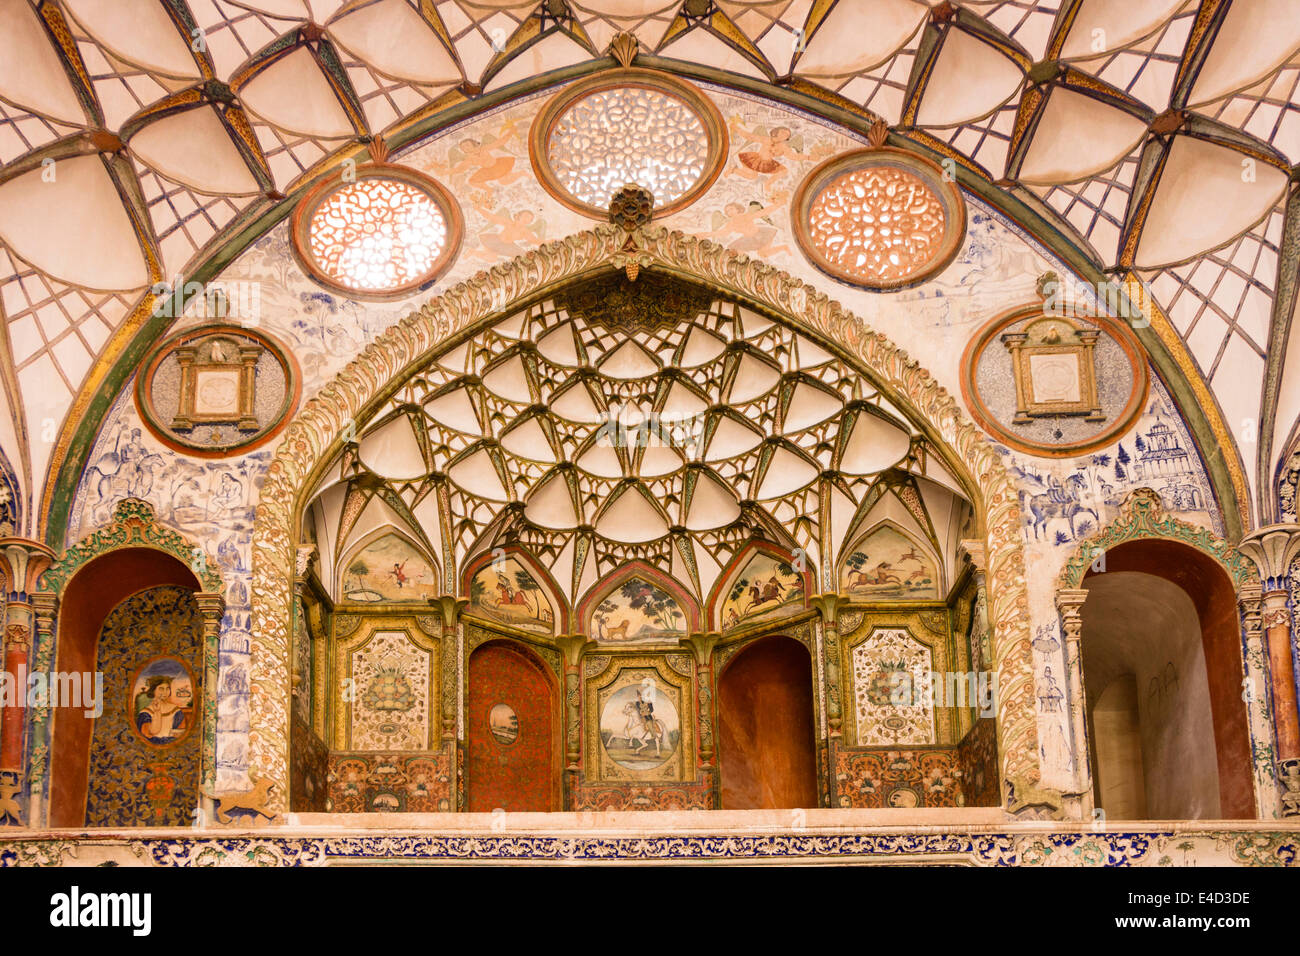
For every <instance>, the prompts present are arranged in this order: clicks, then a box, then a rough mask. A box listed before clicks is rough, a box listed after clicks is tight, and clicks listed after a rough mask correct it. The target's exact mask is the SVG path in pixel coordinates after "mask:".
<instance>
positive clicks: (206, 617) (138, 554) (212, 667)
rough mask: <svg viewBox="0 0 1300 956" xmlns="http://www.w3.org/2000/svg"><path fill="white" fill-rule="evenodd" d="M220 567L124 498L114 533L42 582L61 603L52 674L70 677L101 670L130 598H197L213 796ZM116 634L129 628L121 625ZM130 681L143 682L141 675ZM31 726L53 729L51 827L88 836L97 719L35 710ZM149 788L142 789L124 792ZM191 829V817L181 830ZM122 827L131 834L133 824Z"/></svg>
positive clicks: (205, 771) (207, 775)
mask: <svg viewBox="0 0 1300 956" xmlns="http://www.w3.org/2000/svg"><path fill="white" fill-rule="evenodd" d="M214 567H215V562H212V561H211V560H210V559H208V558H207V557H206V555H205V554H204V552H203V550H202V549H201V548H198V547H197V546H195V545H193V544H192V543H191V542H189V541H188V540H187V539H186V538H184V537H183V536H182V535H180V534H178V533H176V532H174V531H172V530H171V529H169V528H166V527H164V526H162V525H160V524H158V523H157V521H156V520H155V518H154V512H153V509H152V507H151V506H150V505H148V504H147V503H146V502H144V501H140V500H138V499H134V498H127V499H124V500H123V501H121V502H119V503H118V505H117V508H116V510H115V512H114V516H113V521H112V522H111V523H110V524H108V525H105V526H104V527H101V528H100V529H99V530H97V531H96V532H95V533H94V534H92V535H90V536H89V537H88V538H86V539H84V540H83V541H81V542H79V543H78V544H76V545H74V546H72V547H71V548H69V549H68V550H67V551H66V552H65V553H64V555H63V556H62V557H61V559H60V560H59V561H57V562H56V563H55V564H54V565H53V566H51V568H50V569H49V570H48V571H47V572H46V573H45V576H44V577H43V579H42V587H43V588H44V589H45V590H46V591H47V592H52V593H54V594H55V595H56V596H57V602H58V615H57V618H56V624H55V647H54V648H51V650H52V651H53V653H52V658H53V659H52V660H50V661H48V663H47V665H46V666H47V669H48V668H49V667H52V668H53V669H54V670H55V671H58V672H60V673H65V674H70V673H74V672H75V673H81V674H84V673H87V672H91V673H93V672H94V671H95V670H96V669H97V667H98V666H99V664H100V663H101V662H100V661H99V660H98V644H99V640H100V637H101V634H102V632H103V630H104V627H105V624H106V622H107V621H108V620H109V618H110V616H111V615H112V614H114V613H115V612H117V611H118V610H119V609H122V607H123V605H124V603H125V602H128V601H129V600H130V599H131V598H132V596H134V595H140V594H143V593H145V592H149V591H151V590H153V589H166V588H168V587H170V588H179V589H183V590H185V591H188V592H193V593H194V595H195V597H194V599H193V600H194V602H195V610H196V611H197V612H198V614H199V616H200V622H199V626H200V627H201V628H202V632H203V633H202V635H201V641H202V643H201V648H202V652H201V654H199V659H198V662H197V667H196V668H193V669H194V670H196V671H197V673H194V674H193V682H194V684H195V685H197V686H196V687H194V691H195V692H196V693H199V694H201V707H196V708H195V710H196V715H195V719H200V720H201V725H200V726H198V727H195V728H193V731H192V734H193V735H195V736H197V737H198V740H200V741H201V742H202V746H203V751H202V754H201V761H202V772H201V775H202V782H203V784H204V785H205V786H207V787H209V788H211V786H212V785H213V783H214V782H215V766H216V756H215V753H213V752H212V742H213V740H214V739H215V731H216V675H217V646H216V645H217V631H218V627H219V624H220V619H221V612H222V608H223V605H224V600H223V598H222V593H223V590H224V589H223V586H222V584H221V579H220V576H219V575H218V574H217V573H216V571H215V570H213V568H214ZM123 613H127V612H126V611H125V610H124V611H123ZM118 626H119V629H120V628H121V627H124V626H127V624H126V622H125V621H122V622H118ZM38 663H39V662H38ZM141 663H142V664H143V663H144V662H143V661H142V662H141ZM132 676H133V677H134V676H136V675H135V674H134V672H133V675H132ZM145 676H146V677H147V676H148V675H145ZM108 690H110V688H106V693H107V691H108ZM32 720H33V723H34V725H38V726H39V725H40V724H42V723H46V722H48V725H49V727H50V751H49V752H50V756H49V767H48V774H49V781H48V789H49V795H48V817H47V820H48V823H49V825H50V826H55V827H76V826H82V825H84V824H85V822H86V807H87V792H88V783H89V778H88V774H89V771H90V763H91V746H92V738H93V736H94V733H95V721H96V718H95V717H94V716H92V715H88V714H87V713H86V712H85V711H84V710H83V709H82V708H76V707H71V708H69V707H59V708H46V710H45V713H41V712H40V711H39V710H38V711H37V712H34V713H33V714H32ZM44 770H45V768H43V767H41V766H40V765H39V764H37V763H36V761H33V776H35V777H39V776H40V775H41V774H42V772H44ZM144 783H145V781H144V780H138V781H134V782H133V783H128V784H126V786H131V785H138V786H143V785H144ZM194 809H197V805H196V807H195V808H194ZM189 820H190V815H189V813H188V810H187V813H186V815H185V817H184V822H186V823H188V822H189ZM120 825H131V821H125V820H124V821H122V823H121V824H120Z"/></svg>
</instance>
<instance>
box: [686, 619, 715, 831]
mask: <svg viewBox="0 0 1300 956" xmlns="http://www.w3.org/2000/svg"><path fill="white" fill-rule="evenodd" d="M720 640H722V635H721V634H720V633H718V632H717V631H700V632H697V633H695V634H692V635H691V636H690V637H684V638H682V646H683V647H689V648H690V649H691V652H692V653H693V654H694V655H695V692H696V715H697V716H696V722H695V723H696V726H697V727H699V729H700V732H699V734H698V735H697V739H698V740H699V759H700V769H701V770H703V771H704V773H705V774H706V775H707V776H708V777H709V782H710V789H711V790H712V791H713V805H714V807H715V808H718V807H721V805H722V804H721V793H720V792H719V784H720V779H719V776H718V773H717V767H716V765H715V764H714V760H713V758H714V755H715V754H716V753H717V745H716V743H715V741H716V740H717V733H716V731H717V727H716V725H715V721H714V716H713V715H714V706H713V699H714V689H715V685H714V683H713V648H714V646H715V645H717V643H718V641H720Z"/></svg>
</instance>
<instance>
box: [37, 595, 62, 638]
mask: <svg viewBox="0 0 1300 956" xmlns="http://www.w3.org/2000/svg"><path fill="white" fill-rule="evenodd" d="M32 611H33V612H34V613H35V615H36V633H37V634H38V635H39V636H41V637H48V636H49V635H50V634H52V633H54V618H55V617H56V616H57V615H58V613H59V597H58V595H57V594H50V593H49V592H48V591H38V592H37V593H35V594H33V595H32Z"/></svg>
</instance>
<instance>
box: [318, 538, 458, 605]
mask: <svg viewBox="0 0 1300 956" xmlns="http://www.w3.org/2000/svg"><path fill="white" fill-rule="evenodd" d="M441 577H442V576H441V574H440V572H439V569H438V562H437V560H436V559H434V558H433V557H431V556H430V555H429V554H428V553H427V552H426V551H425V549H424V548H423V547H422V546H421V545H419V544H417V543H416V542H415V541H414V540H413V539H412V538H411V536H410V535H408V534H406V533H404V532H403V531H402V530H401V529H400V528H397V527H394V526H393V525H381V526H380V527H378V528H375V529H374V530H373V531H370V532H369V533H367V534H366V535H365V537H363V538H362V539H361V540H360V541H358V542H356V543H355V544H353V545H352V547H350V548H349V549H348V550H347V551H346V552H345V553H344V555H343V559H342V560H341V561H340V562H339V564H338V572H337V581H336V582H335V594H334V600H335V602H337V603H341V602H349V603H353V602H355V603H364V604H427V603H428V601H429V599H431V598H436V597H437V596H438V595H439V594H441V593H442V590H441V589H442V583H441Z"/></svg>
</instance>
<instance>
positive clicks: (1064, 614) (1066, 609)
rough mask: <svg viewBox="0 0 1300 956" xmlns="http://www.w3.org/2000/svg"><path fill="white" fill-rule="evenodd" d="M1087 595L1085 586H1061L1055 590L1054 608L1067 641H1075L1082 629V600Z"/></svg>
mask: <svg viewBox="0 0 1300 956" xmlns="http://www.w3.org/2000/svg"><path fill="white" fill-rule="evenodd" d="M1087 597H1088V589H1087V588H1061V589H1060V590H1058V591H1057V592H1056V609H1057V611H1059V612H1060V615H1061V630H1062V631H1063V632H1064V634H1065V639H1066V640H1067V641H1077V640H1078V639H1079V635H1080V634H1081V633H1082V631H1083V602H1084V601H1085V600H1086V599H1087Z"/></svg>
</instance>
